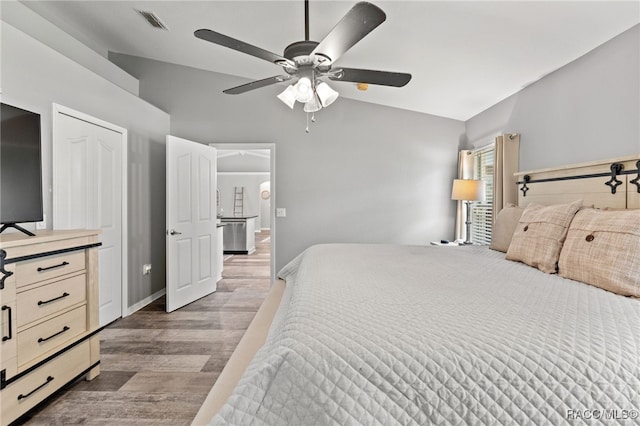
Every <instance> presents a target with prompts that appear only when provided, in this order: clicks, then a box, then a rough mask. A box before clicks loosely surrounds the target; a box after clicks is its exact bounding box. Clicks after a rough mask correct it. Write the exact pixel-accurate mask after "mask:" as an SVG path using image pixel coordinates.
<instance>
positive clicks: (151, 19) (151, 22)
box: [136, 9, 169, 31]
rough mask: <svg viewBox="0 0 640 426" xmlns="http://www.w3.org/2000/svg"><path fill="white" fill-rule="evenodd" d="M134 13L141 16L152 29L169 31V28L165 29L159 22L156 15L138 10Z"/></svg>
mask: <svg viewBox="0 0 640 426" xmlns="http://www.w3.org/2000/svg"><path fill="white" fill-rule="evenodd" d="M136 12H138V13H139V14H140V15H142V17H143V18H144V19H145V20H146V21H147V22H148V23H149V25H151V26H152V27H153V28H158V29H160V30H164V31H168V30H169V28H167V26H166V25H165V24H164V23H163V22H162V21H161V20H160V18H158V15H156V14H155V13H153V12H147V11H144V10H138V9H136Z"/></svg>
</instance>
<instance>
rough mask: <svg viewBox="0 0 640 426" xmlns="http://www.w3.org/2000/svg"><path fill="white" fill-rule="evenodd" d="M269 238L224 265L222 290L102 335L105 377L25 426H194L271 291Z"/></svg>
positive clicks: (159, 304) (142, 314)
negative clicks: (79, 425) (204, 404)
mask: <svg viewBox="0 0 640 426" xmlns="http://www.w3.org/2000/svg"><path fill="white" fill-rule="evenodd" d="M269 264H270V253H269V233H268V231H262V232H260V233H258V234H256V252H255V253H253V254H251V255H249V256H243V255H233V256H231V257H229V258H228V259H226V260H225V262H224V272H223V279H222V280H221V281H220V282H219V283H218V290H217V291H216V292H215V293H213V294H211V295H209V296H207V297H204V298H202V299H200V300H197V301H196V302H194V303H191V304H190V305H188V306H185V307H184V308H182V309H179V310H177V311H175V312H172V313H170V314H167V313H166V312H164V310H165V299H164V297H162V298H160V299H158V300H157V301H155V302H153V303H152V304H150V305H149V306H147V307H145V308H144V309H142V310H140V311H138V312H136V313H134V314H133V315H131V316H129V317H127V318H121V319H119V320H117V321H116V322H114V323H112V324H111V325H109V326H108V327H107V328H105V329H104V330H103V331H102V332H101V333H100V340H101V351H102V354H101V373H100V375H99V376H98V377H97V378H96V379H94V380H93V381H91V382H87V381H84V380H80V381H77V382H75V383H72V384H70V385H68V386H66V387H65V388H63V389H62V390H61V391H59V392H58V393H56V394H55V395H54V396H53V397H52V398H51V399H50V400H49V401H48V402H47V403H46V404H44V405H42V406H41V407H39V408H38V409H36V410H35V411H34V412H32V413H31V414H30V415H28V416H27V417H25V418H23V419H21V421H20V423H19V424H26V425H74V424H83V425H118V426H120V425H189V424H191V421H192V420H193V418H194V417H195V415H196V413H197V411H198V409H199V408H200V405H201V404H202V402H203V401H204V399H205V397H206V396H207V394H208V393H209V390H210V389H211V386H213V384H214V383H215V381H216V379H217V378H218V375H219V374H220V372H221V371H222V368H223V367H224V365H225V364H226V362H227V360H228V359H229V356H231V353H232V352H233V350H234V348H235V347H236V345H237V344H238V342H239V341H240V338H241V337H242V335H243V334H244V331H245V330H246V328H247V327H248V325H249V323H250V322H251V320H252V319H253V317H254V315H255V313H256V311H257V310H258V308H259V307H260V304H261V303H262V301H263V300H264V297H265V296H266V294H267V291H268V290H269V284H270V277H269V274H270V268H269Z"/></svg>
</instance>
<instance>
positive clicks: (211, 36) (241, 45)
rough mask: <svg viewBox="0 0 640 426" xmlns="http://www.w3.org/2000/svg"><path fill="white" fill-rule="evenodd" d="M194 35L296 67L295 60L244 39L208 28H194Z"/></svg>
mask: <svg viewBox="0 0 640 426" xmlns="http://www.w3.org/2000/svg"><path fill="white" fill-rule="evenodd" d="M193 35H194V36H196V37H198V38H199V39H202V40H205V41H208V42H211V43H214V44H217V45H220V46H224V47H228V48H229V49H233V50H237V51H238V52H242V53H246V54H247V55H251V56H255V57H256V58H260V59H264V60H265V61H269V62H271V63H273V64H277V65H282V66H287V67H289V68H293V69H295V68H296V64H295V62H293V61H291V60H289V59H286V58H285V57H283V56H281V55H277V54H275V53H272V52H269V51H268V50H264V49H261V48H259V47H256V46H254V45H251V44H249V43H245V42H244V41H240V40H236V39H235V38H232V37H229V36H226V35H224V34H220V33H217V32H215V31H212V30H208V29H200V30H196V31H195V32H194V33H193Z"/></svg>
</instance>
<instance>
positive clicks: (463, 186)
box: [451, 179, 484, 201]
mask: <svg viewBox="0 0 640 426" xmlns="http://www.w3.org/2000/svg"><path fill="white" fill-rule="evenodd" d="M451 199H452V200H461V201H484V182H483V181H481V180H475V179H454V180H453V188H452V189H451Z"/></svg>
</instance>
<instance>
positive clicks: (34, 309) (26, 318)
mask: <svg viewBox="0 0 640 426" xmlns="http://www.w3.org/2000/svg"><path fill="white" fill-rule="evenodd" d="M99 246H100V243H99V241H98V231H89V230H70V231H67V230H65V231H41V232H39V233H38V234H37V235H36V236H35V237H28V236H25V235H22V234H7V235H0V426H4V425H6V424H9V423H11V422H12V421H14V420H15V419H17V418H18V417H20V416H21V415H23V414H24V413H26V412H27V411H29V410H30V409H31V408H33V407H35V406H36V405H37V404H38V403H40V402H42V401H43V400H45V399H46V398H47V397H48V396H49V395H51V394H52V393H53V392H55V391H56V390H58V389H60V388H61V387H62V386H64V385H65V384H67V383H69V382H70V381H72V380H74V379H76V378H79V377H82V376H85V378H86V379H87V380H91V379H93V378H95V377H96V376H97V375H98V374H99V373H100V367H99V364H100V341H99V337H98V335H97V332H98V331H99V326H98V324H99V318H98V306H99V305H98V295H99V294H98V247H99Z"/></svg>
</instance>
